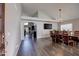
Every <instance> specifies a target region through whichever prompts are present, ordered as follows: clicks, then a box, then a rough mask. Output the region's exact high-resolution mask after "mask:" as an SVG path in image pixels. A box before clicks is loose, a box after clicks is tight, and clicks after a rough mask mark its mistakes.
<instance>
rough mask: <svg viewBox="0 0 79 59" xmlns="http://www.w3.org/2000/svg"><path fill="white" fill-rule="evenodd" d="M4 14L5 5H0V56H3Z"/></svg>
mask: <svg viewBox="0 0 79 59" xmlns="http://www.w3.org/2000/svg"><path fill="white" fill-rule="evenodd" d="M4 13H5V4H3V3H0V55H1V56H3V55H5V43H4V37H5V36H4V34H5V33H4V19H5V18H4V17H5V16H4Z"/></svg>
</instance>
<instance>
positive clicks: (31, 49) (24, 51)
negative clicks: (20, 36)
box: [17, 35, 36, 56]
mask: <svg viewBox="0 0 79 59" xmlns="http://www.w3.org/2000/svg"><path fill="white" fill-rule="evenodd" d="M17 56H36V50H35V42H34V41H33V39H32V37H29V36H28V35H26V37H25V39H24V40H23V41H22V43H21V46H20V49H19V51H18V54H17Z"/></svg>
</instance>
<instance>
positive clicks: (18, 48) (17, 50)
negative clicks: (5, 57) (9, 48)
mask: <svg viewBox="0 0 79 59" xmlns="http://www.w3.org/2000/svg"><path fill="white" fill-rule="evenodd" d="M21 42H22V40H21V41H20V43H19V46H18V48H17V50H16V52H15V56H17V53H18V51H19V48H20V45H21Z"/></svg>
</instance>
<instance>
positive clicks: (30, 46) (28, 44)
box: [17, 37, 79, 56]
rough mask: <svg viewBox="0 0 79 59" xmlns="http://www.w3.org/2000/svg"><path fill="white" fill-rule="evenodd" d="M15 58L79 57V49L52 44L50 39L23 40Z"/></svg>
mask: <svg viewBox="0 0 79 59" xmlns="http://www.w3.org/2000/svg"><path fill="white" fill-rule="evenodd" d="M17 56H79V47H68V46H67V45H64V44H56V43H53V44H52V40H51V38H42V39H38V40H37V41H36V42H34V40H33V39H32V38H27V37H26V38H25V40H24V41H22V44H21V46H20V49H19V51H18V54H17Z"/></svg>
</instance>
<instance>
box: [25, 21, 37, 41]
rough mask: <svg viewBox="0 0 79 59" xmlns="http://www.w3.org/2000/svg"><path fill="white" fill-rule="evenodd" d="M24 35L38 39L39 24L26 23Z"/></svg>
mask: <svg viewBox="0 0 79 59" xmlns="http://www.w3.org/2000/svg"><path fill="white" fill-rule="evenodd" d="M24 37H31V38H32V39H34V41H36V40H37V26H36V24H35V23H33V22H26V23H24Z"/></svg>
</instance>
